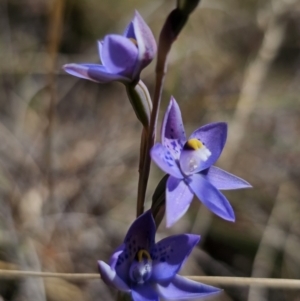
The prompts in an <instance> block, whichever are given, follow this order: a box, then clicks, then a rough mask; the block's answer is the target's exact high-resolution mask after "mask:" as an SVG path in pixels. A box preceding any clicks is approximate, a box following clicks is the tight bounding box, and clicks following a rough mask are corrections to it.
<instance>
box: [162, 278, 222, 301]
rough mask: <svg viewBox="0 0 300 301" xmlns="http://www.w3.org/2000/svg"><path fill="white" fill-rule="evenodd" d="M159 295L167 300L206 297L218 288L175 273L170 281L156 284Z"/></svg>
mask: <svg viewBox="0 0 300 301" xmlns="http://www.w3.org/2000/svg"><path fill="white" fill-rule="evenodd" d="M156 291H157V293H158V294H159V296H160V297H161V298H163V299H167V300H179V299H180V300H183V299H195V298H201V297H206V296H209V295H212V294H216V293H219V292H220V291H221V290H220V289H219V288H216V287H213V286H210V285H206V284H203V283H199V282H196V281H192V280H189V279H187V278H185V277H182V276H179V275H176V276H175V277H174V279H173V280H172V281H171V282H167V283H165V284H164V283H159V284H157V285H156Z"/></svg>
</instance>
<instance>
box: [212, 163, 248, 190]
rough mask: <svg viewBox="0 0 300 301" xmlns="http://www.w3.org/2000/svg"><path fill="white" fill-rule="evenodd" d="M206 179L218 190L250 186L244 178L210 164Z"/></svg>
mask: <svg viewBox="0 0 300 301" xmlns="http://www.w3.org/2000/svg"><path fill="white" fill-rule="evenodd" d="M206 179H207V180H208V181H209V182H210V183H211V184H212V185H214V186H215V187H216V188H217V189H220V190H229V189H241V188H251V187H252V186H251V185H250V184H249V183H248V182H246V181H245V180H243V179H241V178H239V177H237V176H235V175H233V174H231V173H229V172H227V171H225V170H223V169H221V168H218V167H215V166H211V167H210V168H209V169H208V172H207V174H206Z"/></svg>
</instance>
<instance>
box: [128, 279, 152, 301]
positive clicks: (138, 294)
mask: <svg viewBox="0 0 300 301" xmlns="http://www.w3.org/2000/svg"><path fill="white" fill-rule="evenodd" d="M131 297H132V299H133V301H158V294H157V293H156V292H155V290H154V289H153V288H152V286H151V285H150V284H149V283H144V284H143V285H136V286H135V287H134V288H133V289H132V291H131Z"/></svg>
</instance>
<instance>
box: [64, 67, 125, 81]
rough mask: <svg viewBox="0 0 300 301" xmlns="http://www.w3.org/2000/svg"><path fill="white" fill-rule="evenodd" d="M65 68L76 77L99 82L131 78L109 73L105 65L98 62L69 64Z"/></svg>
mask: <svg viewBox="0 0 300 301" xmlns="http://www.w3.org/2000/svg"><path fill="white" fill-rule="evenodd" d="M63 69H64V70H65V71H66V72H67V73H69V74H71V75H74V76H76V77H80V78H84V79H88V80H91V81H94V82H97V83H109V82H112V81H120V82H129V81H130V79H129V78H126V77H124V76H121V75H118V74H112V73H109V72H108V71H107V70H106V69H105V67H104V66H102V65H97V64H67V65H64V66H63Z"/></svg>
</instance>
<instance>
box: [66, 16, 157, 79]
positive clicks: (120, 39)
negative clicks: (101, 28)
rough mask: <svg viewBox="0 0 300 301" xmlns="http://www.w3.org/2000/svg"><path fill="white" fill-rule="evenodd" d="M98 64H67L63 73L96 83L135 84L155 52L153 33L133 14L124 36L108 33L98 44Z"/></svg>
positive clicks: (141, 19)
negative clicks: (116, 82) (117, 82)
mask: <svg viewBox="0 0 300 301" xmlns="http://www.w3.org/2000/svg"><path fill="white" fill-rule="evenodd" d="M98 48H99V55H100V59H101V62H102V65H100V64H67V65H64V67H63V68H64V70H65V71H66V72H68V73H70V74H72V75H74V76H77V77H80V78H84V79H88V80H91V81H95V82H99V83H108V82H112V81H120V82H123V83H132V82H134V83H137V82H138V81H139V77H140V73H141V71H142V69H143V68H145V67H146V66H147V65H148V64H149V63H150V62H151V61H152V59H153V58H154V56H155V54H156V50H157V46H156V42H155V39H154V37H153V34H152V32H151V30H150V28H149V27H148V25H147V24H146V23H145V21H144V20H143V18H142V17H141V15H140V14H139V13H138V12H137V11H136V12H135V16H134V18H133V20H132V21H131V22H130V24H129V25H128V27H127V28H126V30H125V32H124V34H123V35H122V36H121V35H116V34H110V35H107V36H105V37H104V40H103V41H99V42H98Z"/></svg>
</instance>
